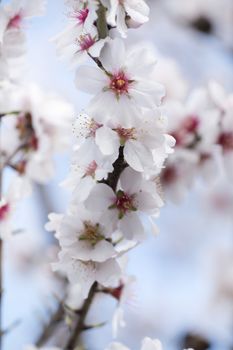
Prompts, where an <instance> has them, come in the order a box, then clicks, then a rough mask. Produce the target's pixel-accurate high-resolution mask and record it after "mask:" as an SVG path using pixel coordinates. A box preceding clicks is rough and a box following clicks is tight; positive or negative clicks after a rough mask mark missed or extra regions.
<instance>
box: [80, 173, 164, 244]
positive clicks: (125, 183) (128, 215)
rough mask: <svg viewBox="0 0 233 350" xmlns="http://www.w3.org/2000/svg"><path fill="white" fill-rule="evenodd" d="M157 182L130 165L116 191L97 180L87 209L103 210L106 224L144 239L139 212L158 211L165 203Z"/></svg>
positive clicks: (133, 237) (128, 236) (136, 237)
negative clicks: (149, 179) (158, 190)
mask: <svg viewBox="0 0 233 350" xmlns="http://www.w3.org/2000/svg"><path fill="white" fill-rule="evenodd" d="M162 204H163V203H162V200H161V198H160V197H159V195H158V193H157V189H156V184H155V183H153V182H149V181H147V182H146V181H145V180H143V178H142V175H140V174H139V173H137V172H135V171H133V170H132V169H130V168H127V169H125V170H124V171H123V173H122V175H121V176H120V186H118V189H117V191H116V193H115V192H114V191H113V190H112V189H111V188H110V187H109V186H107V185H105V184H97V185H96V186H95V187H94V188H93V190H92V191H91V193H90V196H89V197H88V198H87V200H86V202H85V205H86V207H87V209H89V210H91V211H95V212H100V213H101V214H102V219H103V220H106V225H110V227H112V228H113V230H114V229H117V228H118V229H119V230H120V231H121V232H122V233H123V235H124V236H125V237H126V238H128V239H136V240H138V239H142V237H143V235H144V229H143V225H142V223H141V221H140V218H139V215H138V213H140V212H142V213H147V214H149V215H155V214H158V212H159V207H161V206H162Z"/></svg>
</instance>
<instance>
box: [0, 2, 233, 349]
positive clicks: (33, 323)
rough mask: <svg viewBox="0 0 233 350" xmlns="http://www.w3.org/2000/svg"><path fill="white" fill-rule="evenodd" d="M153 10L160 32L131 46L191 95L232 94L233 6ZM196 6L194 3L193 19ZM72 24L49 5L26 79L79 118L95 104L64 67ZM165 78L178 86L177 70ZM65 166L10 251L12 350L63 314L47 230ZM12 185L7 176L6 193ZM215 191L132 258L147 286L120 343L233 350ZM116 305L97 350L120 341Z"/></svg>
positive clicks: (39, 196) (230, 226)
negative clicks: (151, 53)
mask: <svg viewBox="0 0 233 350" xmlns="http://www.w3.org/2000/svg"><path fill="white" fill-rule="evenodd" d="M5 2H7V1H5ZM148 2H149V3H150V6H151V16H150V22H149V23H148V24H146V25H144V26H143V27H141V28H140V29H138V30H135V31H134V30H130V31H129V39H128V42H140V41H142V42H144V43H145V42H146V43H149V44H151V45H153V46H154V48H155V49H156V50H157V52H158V56H163V57H166V58H168V59H172V60H174V61H175V62H176V65H177V69H178V70H179V71H180V74H181V75H182V76H183V78H184V80H185V81H186V84H187V89H188V90H189V89H191V88H193V87H196V86H199V85H202V84H205V83H207V82H208V81H209V80H210V79H211V80H213V79H214V80H217V81H219V82H220V83H222V84H223V86H224V87H225V88H226V90H227V91H232V90H233V6H231V4H232V0H229V1H228V3H227V1H226V2H225V1H222V0H216V1H215V0H210V1H205V3H206V5H205V9H203V8H202V7H201V6H203V5H201V2H200V1H194V0H188V1H187V0H183V1H182V0H179V1H178V0H160V1H159V0H157V1H156V0H151V1H148ZM202 2H203V1H202ZM3 3H4V1H3ZM187 3H189V4H191V3H194V5H193V7H192V6H191V5H190V6H191V7H192V9H190V8H188V6H187ZM207 3H208V4H207ZM225 3H226V4H225ZM185 4H186V5H185ZM185 6H187V8H186V7H185ZM224 6H226V8H227V10H225V7H224ZM214 9H215V10H214ZM230 9H231V10H232V12H230ZM208 11H209V12H208ZM214 11H215V12H214ZM208 14H209V16H208ZM66 15H67V9H65V7H64V4H63V0H48V7H47V13H46V15H45V16H44V17H41V18H36V19H33V20H32V21H31V23H30V24H28V25H27V27H26V30H27V32H28V57H27V67H26V70H25V73H24V79H25V80H29V81H34V82H36V83H37V84H39V85H40V86H41V87H42V88H43V89H44V90H45V91H51V90H52V91H55V92H57V93H58V94H60V95H61V96H62V97H63V98H66V99H67V100H68V101H70V102H71V103H72V104H73V105H74V106H75V109H76V113H77V114H78V112H79V111H80V110H82V109H83V108H85V106H86V105H87V103H88V99H89V96H88V95H85V94H82V93H80V92H79V91H77V90H76V89H75V86H74V72H73V71H72V70H70V68H69V65H68V64H67V63H64V62H61V61H59V59H58V58H57V57H56V52H55V47H54V44H53V43H52V42H51V41H50V39H51V38H52V37H53V36H54V35H56V34H57V33H58V32H59V31H61V30H62V29H63V28H64V27H65V25H66ZM200 18H201V20H202V22H200V21H199V22H198V21H197V20H198V19H199V20H200ZM224 24H225V25H224ZM203 31H204V32H203ZM158 64H159V63H158ZM173 64H174V63H171V65H173ZM158 67H159V65H158ZM163 69H166V68H163ZM164 74H167V75H168V78H167V79H169V77H170V78H171V79H172V78H173V77H172V74H171V76H170V73H169V70H168V72H164ZM176 83H178V82H176V81H173V85H174V88H175V87H176ZM55 161H56V166H57V171H56V177H55V179H54V180H53V181H51V182H50V183H49V184H48V185H47V186H46V187H44V188H42V187H38V186H37V187H35V190H34V194H33V197H31V198H29V199H26V200H24V202H23V203H22V205H21V206H20V208H19V209H18V211H17V215H16V218H15V223H16V226H17V228H18V229H21V230H22V232H21V233H20V234H18V235H17V236H15V237H14V239H13V240H11V241H10V242H8V243H7V244H6V245H5V250H4V253H5V266H4V285H5V288H4V325H5V326H6V327H8V326H9V325H11V324H12V323H13V324H14V323H15V322H16V323H17V326H16V327H14V328H13V329H12V331H11V332H10V333H9V335H7V336H6V337H5V343H4V350H13V349H15V350H20V349H23V346H24V345H25V344H27V343H32V342H33V341H34V340H35V339H36V337H37V336H38V334H39V333H40V329H41V327H43V325H44V324H45V323H46V320H47V318H48V314H49V313H50V312H51V310H52V309H53V308H54V299H56V293H55V291H56V287H55V286H54V279H53V277H52V273H51V272H50V267H49V261H52V260H53V259H54V256H55V250H56V249H55V248H54V247H53V246H52V242H53V237H52V235H51V234H49V233H46V232H45V230H44V224H45V223H46V220H47V214H48V212H50V211H57V212H62V211H63V210H64V209H65V207H66V204H67V201H68V198H69V193H67V192H66V191H65V190H64V189H63V188H61V187H59V183H60V182H61V181H62V180H63V179H64V178H65V176H66V175H67V173H68V170H69V154H66V155H64V156H59V157H57V158H56V159H55ZM10 176H11V174H10V173H6V180H5V184H6V185H7V183H8V180H7V179H8V178H10ZM205 186H206V185H205ZM205 186H204V185H203V184H202V183H200V184H199V183H198V184H197V186H195V188H192V189H190V193H189V194H188V196H186V198H185V199H184V201H183V202H182V203H180V204H179V205H174V204H172V203H166V206H165V207H164V208H163V209H162V211H161V217H160V219H159V221H158V225H159V228H160V234H159V235H158V236H157V237H152V236H151V234H150V232H148V239H147V241H146V242H144V243H143V244H142V245H141V246H139V247H138V248H137V249H135V250H133V251H132V253H130V257H129V263H128V272H129V273H130V274H132V275H135V276H136V278H137V283H136V285H135V288H134V290H133V296H132V300H131V301H129V303H128V304H127V305H126V306H125V312H126V321H127V325H126V327H125V328H124V329H122V330H121V331H120V333H119V337H118V339H119V340H120V341H122V342H125V343H126V344H127V345H128V346H131V349H139V348H140V342H141V339H142V338H143V337H144V336H145V335H147V336H150V337H153V338H159V339H160V340H161V341H162V342H163V344H164V349H167V350H173V349H174V350H175V349H182V341H183V339H184V337H185V336H186V337H187V334H193V335H194V336H198V337H201V338H203V339H205V340H206V341H207V342H208V343H210V347H209V348H210V349H212V350H213V349H214V350H227V349H228V350H230V349H233V212H232V213H230V215H228V216H226V215H224V213H222V215H221V216H220V215H219V216H218V215H217V214H215V215H213V213H212V212H211V211H210V210H209V209H208V205H207V204H205V196H204V195H203V193H204V191H205V190H206V188H205ZM228 214H229V213H228ZM107 299H108V298H107ZM107 299H106V300H104V301H103V300H98V303H96V305H94V308H93V310H92V313H91V315H90V316H89V317H90V318H92V319H95V321H97V322H98V321H109V323H108V324H107V325H106V326H104V327H103V328H101V329H96V330H92V331H88V332H86V333H85V335H84V342H85V343H86V345H87V349H90V350H103V349H104V347H105V346H106V345H107V344H108V343H109V342H110V341H111V339H112V334H111V315H112V312H113V310H114V306H115V304H114V303H113V302H111V301H110V300H107ZM199 349H201V348H199ZM203 349H204V348H203Z"/></svg>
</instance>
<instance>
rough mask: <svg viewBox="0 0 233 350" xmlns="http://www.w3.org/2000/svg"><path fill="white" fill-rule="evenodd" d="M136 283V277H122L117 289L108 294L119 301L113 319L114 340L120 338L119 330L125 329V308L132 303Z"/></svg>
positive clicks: (110, 290)
mask: <svg viewBox="0 0 233 350" xmlns="http://www.w3.org/2000/svg"><path fill="white" fill-rule="evenodd" d="M135 282H136V280H135V277H134V276H127V275H125V276H122V277H121V279H120V281H119V285H118V286H117V287H116V288H112V289H109V290H108V293H109V294H111V295H112V296H113V297H114V298H116V300H117V307H116V310H115V311H114V314H113V318H112V333H113V337H114V338H116V337H117V336H118V331H119V328H123V327H125V325H126V322H125V319H124V306H125V305H126V304H128V303H129V302H130V301H132V297H133V285H134V284H135Z"/></svg>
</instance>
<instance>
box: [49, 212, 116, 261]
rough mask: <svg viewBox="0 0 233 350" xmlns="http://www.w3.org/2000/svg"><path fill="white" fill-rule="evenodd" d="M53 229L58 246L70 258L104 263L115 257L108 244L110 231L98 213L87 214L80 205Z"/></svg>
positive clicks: (110, 244)
mask: <svg viewBox="0 0 233 350" xmlns="http://www.w3.org/2000/svg"><path fill="white" fill-rule="evenodd" d="M52 219H54V218H52ZM55 220H56V218H55ZM55 222H56V221H55ZM53 226H54V225H53ZM50 228H51V226H50ZM55 228H57V232H56V235H55V236H56V238H57V239H58V240H59V244H60V246H61V247H62V248H64V249H66V251H68V252H69V255H70V257H71V258H75V259H78V260H83V261H96V262H104V261H106V260H108V259H110V258H113V257H115V256H116V255H117V252H116V251H115V249H114V246H113V244H112V243H111V242H110V238H111V234H112V231H111V230H110V229H109V228H108V227H106V226H105V225H104V223H103V222H101V221H100V215H99V214H98V213H92V212H89V211H87V210H85V209H84V208H82V207H81V205H80V206H79V207H78V208H77V209H73V210H72V212H71V213H69V214H67V215H64V216H63V217H62V219H61V221H60V222H59V226H58V227H55Z"/></svg>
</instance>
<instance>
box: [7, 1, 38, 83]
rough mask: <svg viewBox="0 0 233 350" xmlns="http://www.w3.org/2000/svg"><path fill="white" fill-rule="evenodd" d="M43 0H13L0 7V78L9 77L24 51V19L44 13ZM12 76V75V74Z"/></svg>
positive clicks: (19, 62)
mask: <svg viewBox="0 0 233 350" xmlns="http://www.w3.org/2000/svg"><path fill="white" fill-rule="evenodd" d="M44 9H45V1H44V0H13V1H12V2H11V4H7V5H5V6H2V7H1V8H0V22H1V25H0V80H1V79H4V78H8V77H9V76H10V77H11V75H12V74H14V73H15V72H14V70H13V69H14V67H15V66H16V67H17V66H18V65H19V64H20V65H21V61H20V60H21V57H22V56H23V55H24V53H25V34H24V31H23V23H24V20H25V19H28V18H31V17H34V16H38V15H41V14H43V13H44ZM13 78H14V76H13Z"/></svg>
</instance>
